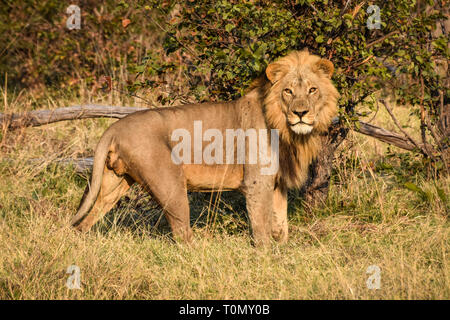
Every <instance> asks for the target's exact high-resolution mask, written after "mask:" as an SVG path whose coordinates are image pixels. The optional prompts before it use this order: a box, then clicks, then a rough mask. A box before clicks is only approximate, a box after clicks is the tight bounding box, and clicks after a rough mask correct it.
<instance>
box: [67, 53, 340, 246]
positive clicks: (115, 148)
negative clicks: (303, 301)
mask: <svg viewBox="0 0 450 320" xmlns="http://www.w3.org/2000/svg"><path fill="white" fill-rule="evenodd" d="M333 71H334V67H333V64H332V63H331V62H330V61H329V60H326V59H321V58H320V57H318V56H315V55H312V54H310V53H309V52H308V51H307V50H303V51H294V52H291V53H290V54H288V55H287V56H285V57H283V58H280V59H278V60H277V61H275V62H273V63H271V64H269V66H268V67H267V69H266V72H265V74H263V75H262V76H261V77H259V78H258V79H257V80H255V81H254V82H253V84H252V85H251V86H250V88H249V90H248V91H247V94H246V95H244V96H243V97H241V98H239V99H237V100H235V101H231V102H220V103H203V104H194V105H185V106H180V107H174V108H164V109H158V110H146V111H141V112H136V113H134V114H131V115H129V116H127V117H125V118H123V119H121V120H119V121H117V122H116V123H114V124H113V125H111V127H109V128H108V130H107V131H106V132H105V133H104V134H103V136H102V138H101V139H100V142H99V143H98V145H97V148H96V150H95V158H94V167H93V172H92V177H91V183H90V184H88V186H87V187H86V191H85V194H84V196H83V199H82V200H81V203H80V207H79V209H78V212H77V214H76V215H75V216H74V217H73V219H72V224H73V226H75V227H76V228H77V229H79V230H82V231H87V230H89V229H90V228H91V226H92V225H93V224H94V223H95V222H96V221H97V220H99V219H100V218H101V217H102V216H103V215H104V214H105V213H106V212H108V211H109V210H110V209H111V208H112V207H113V206H114V204H115V203H116V202H117V201H118V200H119V198H120V197H121V196H122V195H124V194H125V192H126V191H127V190H128V188H129V187H130V186H131V185H132V184H133V183H134V182H138V183H140V184H141V185H143V186H144V187H145V188H146V190H147V191H148V192H150V193H151V194H152V195H153V197H154V199H156V200H157V201H158V203H159V204H160V205H161V207H162V208H163V209H164V212H165V214H166V217H167V219H168V222H169V224H170V226H171V228H172V232H173V235H174V237H175V238H180V239H181V240H184V241H187V242H189V241H190V240H191V238H192V231H191V228H190V223H189V222H190V219H189V203H188V198H187V190H188V189H189V190H193V191H213V190H216V191H217V190H233V189H237V190H240V191H241V192H242V193H243V194H244V195H245V197H246V205H247V211H248V216H249V220H250V226H251V230H252V235H253V240H254V242H255V244H257V245H261V244H262V245H263V244H267V243H268V242H269V241H270V236H272V237H273V238H274V239H275V240H277V241H280V242H285V241H286V240H287V236H288V225H287V190H288V189H289V188H299V187H301V186H302V184H303V183H304V182H305V180H306V178H307V173H308V166H309V164H310V163H311V161H312V160H313V159H314V158H315V157H316V156H317V153H318V152H319V151H320V137H319V135H320V134H321V133H324V132H326V131H327V129H328V127H329V125H330V124H331V119H332V118H333V117H334V116H335V115H336V113H337V99H338V96H339V94H338V92H337V90H336V88H335V87H334V86H333V84H332V82H331V80H330V78H331V76H332V74H333ZM194 121H197V123H198V121H201V123H202V126H203V129H204V130H208V129H212V130H215V131H214V132H219V133H225V131H226V130H227V129H228V130H229V129H234V130H237V129H242V130H243V131H246V130H248V129H257V130H259V129H269V131H270V129H277V130H278V131H277V132H278V134H279V138H280V139H279V141H278V140H277V141H276V142H277V145H278V142H279V149H278V150H276V148H273V147H274V143H273V141H274V140H273V139H267V141H265V143H266V145H267V144H270V143H272V145H271V147H272V150H271V153H272V155H273V154H275V155H277V156H279V169H278V170H277V171H276V172H275V173H274V174H269V175H264V174H261V172H262V171H261V170H260V169H261V168H262V167H263V165H262V163H261V161H260V162H257V163H256V164H255V163H249V161H248V159H249V148H250V147H251V146H250V147H249V146H245V148H246V149H245V150H246V158H245V159H246V161H244V163H242V161H241V163H228V162H227V164H220V163H219V164H218V163H208V164H207V163H198V162H194V164H190V163H179V164H177V163H176V161H173V159H174V158H173V154H172V150H173V148H174V146H175V144H176V143H175V142H174V141H172V138H171V137H173V136H172V134H173V132H174V131H175V130H177V129H180V128H182V129H185V130H187V132H189V133H191V134H192V133H194V134H195V132H194V129H195V128H194V127H195V126H194ZM246 132H247V131H246ZM271 132H272V134H271V138H273V131H271ZM277 137H278V136H277ZM277 139H278V138H277ZM210 140H211V139H210ZM233 144H234V140H233ZM260 145H261V141H260ZM204 146H205V144H204V141H203V145H202V147H203V149H204ZM234 150H236V146H234ZM252 150H253V151H252V152H254V149H252ZM220 151H223V153H225V150H224V149H223V150H220ZM194 152H195V150H191V153H192V154H193V153H194ZM216 152H217V150H216Z"/></svg>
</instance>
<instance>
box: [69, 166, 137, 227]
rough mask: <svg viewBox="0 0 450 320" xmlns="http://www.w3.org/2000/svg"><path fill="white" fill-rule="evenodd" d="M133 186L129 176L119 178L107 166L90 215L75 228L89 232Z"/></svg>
mask: <svg viewBox="0 0 450 320" xmlns="http://www.w3.org/2000/svg"><path fill="white" fill-rule="evenodd" d="M132 184H133V180H132V179H131V178H129V177H128V176H118V175H116V174H115V173H114V171H113V170H110V169H108V168H107V167H106V166H105V168H104V170H103V177H102V185H101V188H100V192H99V195H98V197H97V199H96V200H95V203H94V205H93V207H92V208H91V210H90V211H89V213H88V214H87V215H86V216H85V217H84V218H83V219H82V220H81V222H79V223H78V224H76V226H75V228H76V229H78V230H80V231H88V230H89V229H90V228H91V227H92V226H93V225H94V224H95V223H96V222H97V221H98V220H100V219H101V218H102V217H103V216H104V215H105V214H106V213H107V212H108V211H109V210H111V209H112V208H113V207H114V205H115V204H116V203H117V201H119V199H120V198H121V197H122V196H123V195H124V194H125V193H126V192H127V190H128V189H129V188H130V186H131V185H132Z"/></svg>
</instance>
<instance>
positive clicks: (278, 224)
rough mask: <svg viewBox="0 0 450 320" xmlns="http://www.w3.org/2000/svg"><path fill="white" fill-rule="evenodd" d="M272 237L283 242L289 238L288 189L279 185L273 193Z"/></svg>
mask: <svg viewBox="0 0 450 320" xmlns="http://www.w3.org/2000/svg"><path fill="white" fill-rule="evenodd" d="M272 237H273V238H274V239H275V240H276V241H278V242H281V243H285V242H286V241H287V239H288V223H287V191H286V190H282V189H281V188H279V187H277V188H275V190H274V193H273V212H272Z"/></svg>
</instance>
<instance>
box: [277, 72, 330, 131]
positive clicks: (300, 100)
mask: <svg viewBox="0 0 450 320" xmlns="http://www.w3.org/2000/svg"><path fill="white" fill-rule="evenodd" d="M280 85H281V87H282V90H281V104H282V105H281V106H282V110H283V112H284V114H285V116H286V121H287V124H288V126H289V128H290V129H291V130H292V131H294V132H295V133H297V134H309V133H310V132H311V131H312V130H313V128H314V125H315V124H316V121H317V113H318V111H319V110H320V108H321V106H323V101H322V99H323V95H321V92H320V91H321V88H320V81H318V80H317V77H315V76H314V75H313V74H310V73H304V74H297V73H292V74H288V75H286V76H285V77H284V78H283V80H282V83H281V84H280Z"/></svg>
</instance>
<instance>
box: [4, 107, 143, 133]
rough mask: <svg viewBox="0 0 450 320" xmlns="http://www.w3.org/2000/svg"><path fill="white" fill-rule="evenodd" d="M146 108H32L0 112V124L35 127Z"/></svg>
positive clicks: (11, 128) (121, 116) (116, 114)
mask: <svg viewBox="0 0 450 320" xmlns="http://www.w3.org/2000/svg"><path fill="white" fill-rule="evenodd" d="M142 110H148V108H137V107H119V106H101V105H94V104H87V105H79V106H70V107H66V108H58V109H54V110H34V111H29V112H23V113H12V114H3V113H0V126H1V127H3V128H5V127H6V129H7V130H14V129H18V128H23V127H37V126H42V125H45V124H49V123H54V122H59V121H65V120H77V119H88V118H118V119H120V118H123V117H125V116H126V115H128V114H130V113H134V112H137V111H142Z"/></svg>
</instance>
